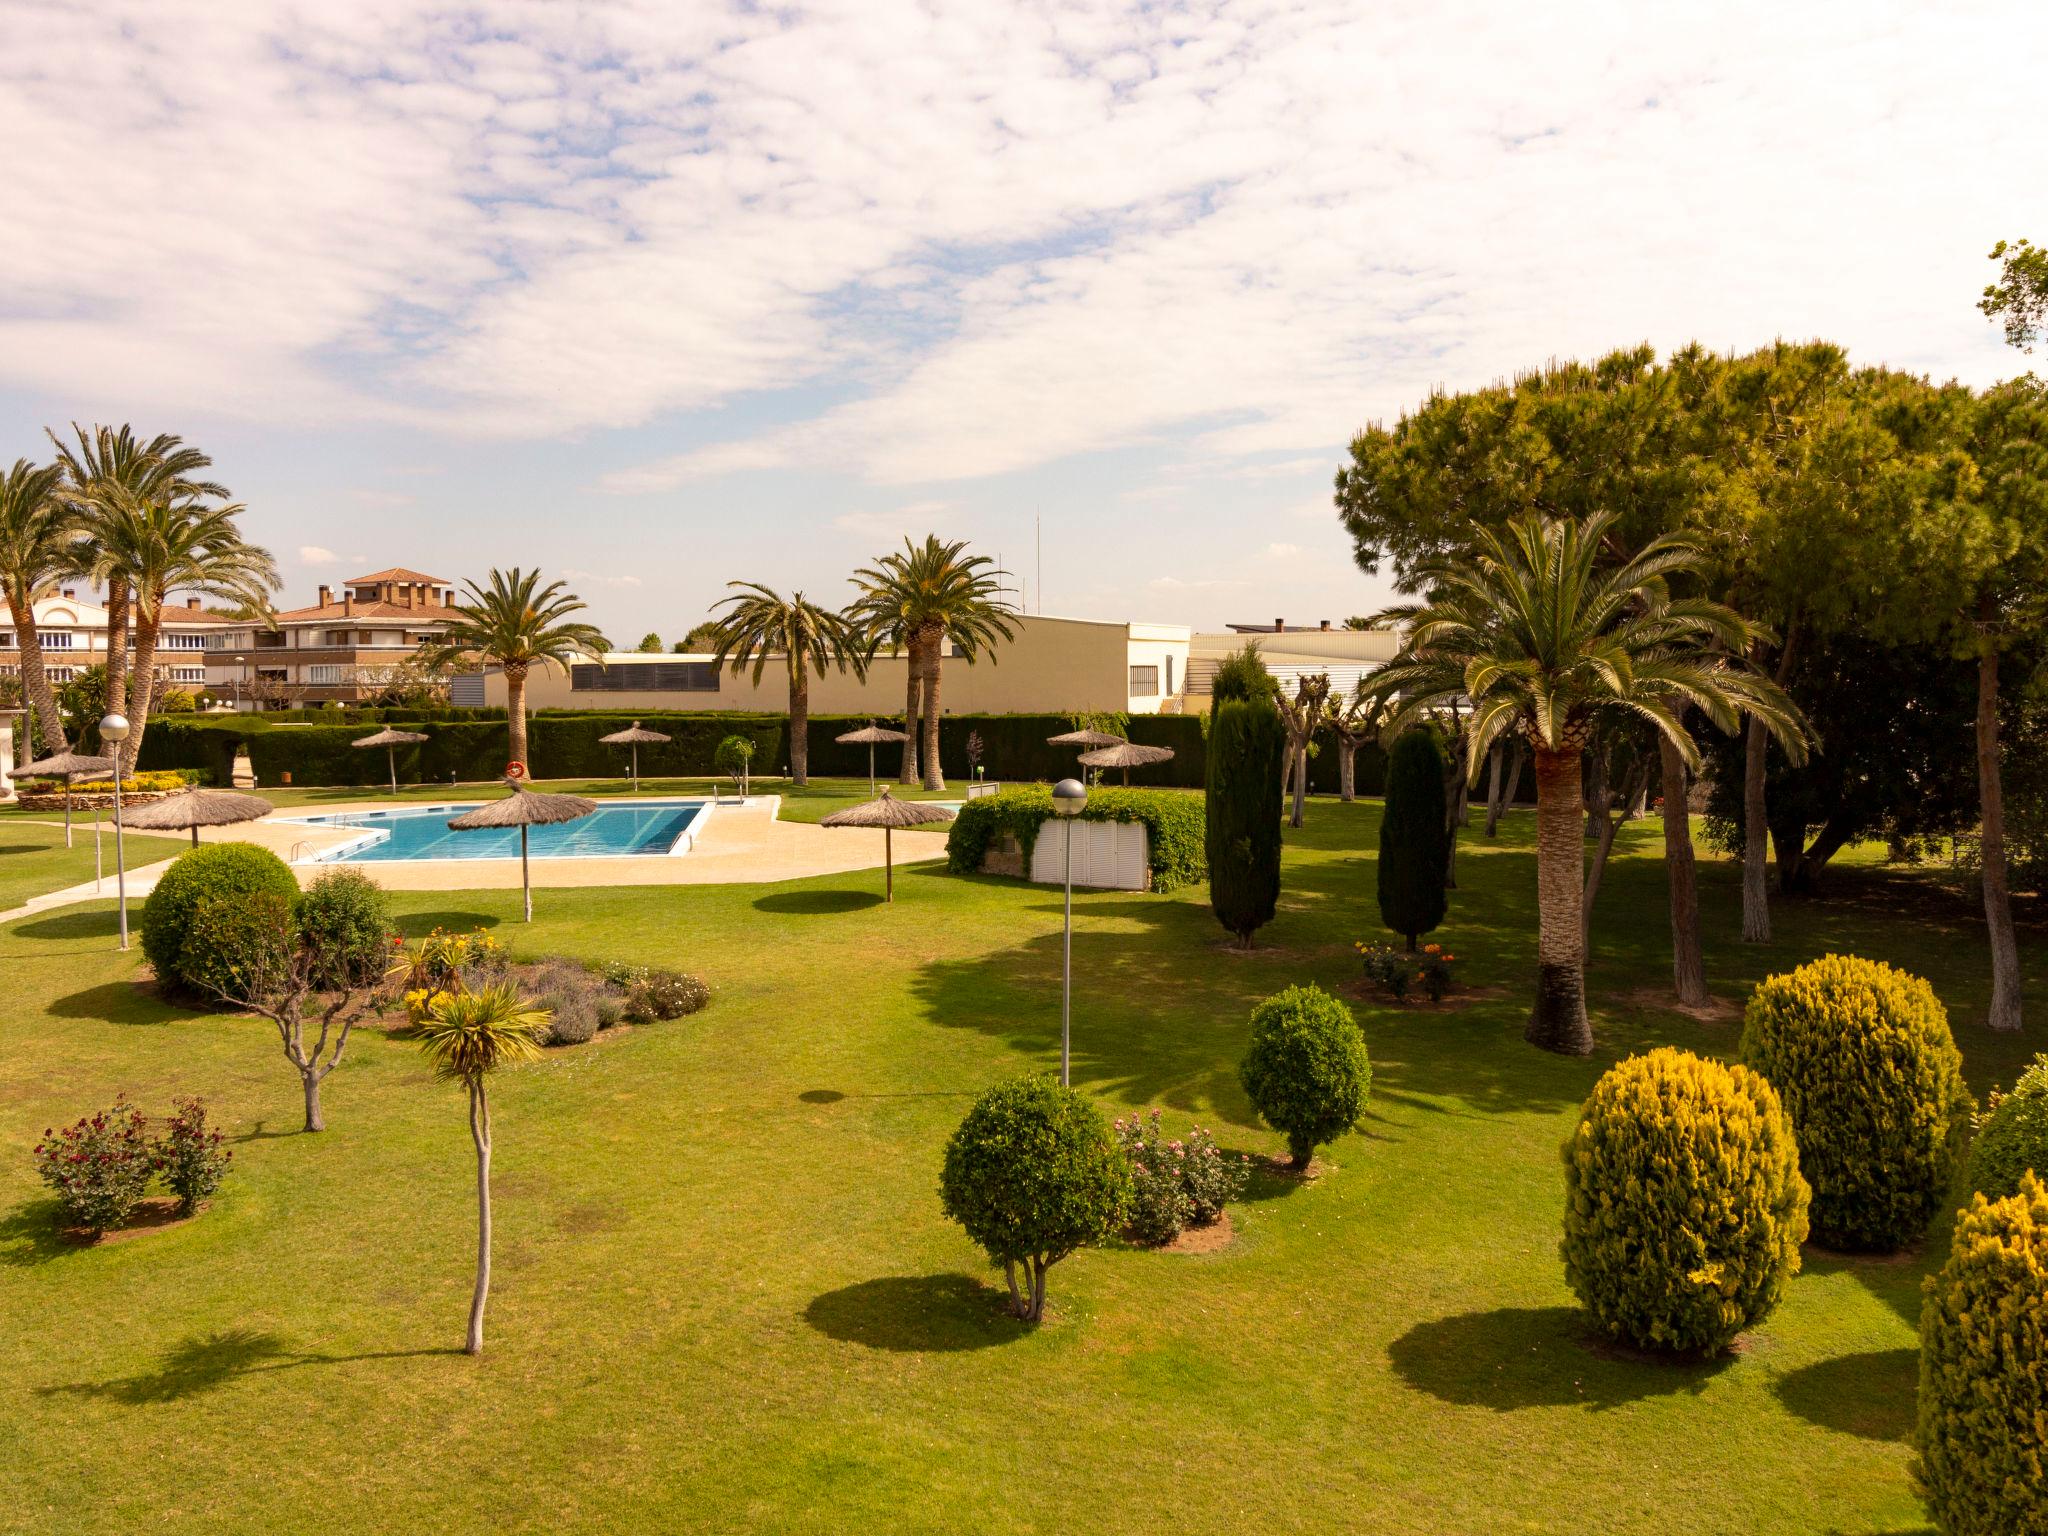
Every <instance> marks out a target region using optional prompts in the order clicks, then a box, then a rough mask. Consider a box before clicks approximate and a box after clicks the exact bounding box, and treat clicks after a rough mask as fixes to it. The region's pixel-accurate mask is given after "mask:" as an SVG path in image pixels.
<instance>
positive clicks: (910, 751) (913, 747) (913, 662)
mask: <svg viewBox="0 0 2048 1536" xmlns="http://www.w3.org/2000/svg"><path fill="white" fill-rule="evenodd" d="M923 683H924V679H923V678H922V677H920V676H919V675H918V671H917V646H916V644H915V643H912V644H908V645H905V646H904V648H903V769H902V772H900V773H899V774H897V776H896V782H897V783H899V784H915V783H916V782H917V700H918V690H919V688H920V687H921V686H922V685H923Z"/></svg>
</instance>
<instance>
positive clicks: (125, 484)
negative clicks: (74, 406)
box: [48, 421, 228, 719]
mask: <svg viewBox="0 0 2048 1536" xmlns="http://www.w3.org/2000/svg"><path fill="white" fill-rule="evenodd" d="M48 435H49V439H50V441H51V443H52V444H54V445H55V446H56V449H57V462H58V463H60V464H62V465H63V466H64V486H63V489H62V491H61V492H60V494H61V495H62V496H63V497H64V498H65V499H66V500H67V501H68V502H69V503H70V504H71V507H72V510H73V512H74V513H75V514H76V516H77V518H78V522H79V530H80V533H81V535H82V537H81V538H80V540H79V543H78V547H77V559H76V561H75V563H74V567H73V568H74V571H75V573H76V574H77V575H80V576H83V577H84V578H86V579H87V580H88V581H92V582H96V583H98V584H100V585H102V586H104V587H105V588H106V591H107V707H108V708H109V709H119V710H123V711H126V712H127V713H128V714H129V716H130V717H131V718H137V719H139V718H140V716H139V715H138V714H137V713H136V711H135V710H134V709H133V708H132V707H131V706H130V703H129V698H128V631H129V594H130V591H131V590H132V589H131V587H130V584H129V573H128V572H127V571H126V570H124V569H122V568H121V567H120V565H119V563H118V562H117V561H115V560H113V559H111V558H109V556H108V555H107V552H106V550H105V547H104V545H103V543H102V541H101V535H102V534H103V533H104V532H105V531H106V529H105V526H104V525H105V522H106V520H107V518H109V517H110V516H112V515H113V514H112V512H111V511H110V510H109V509H110V507H111V505H112V503H113V501H114V499H115V498H114V493H115V492H116V491H122V492H126V493H127V496H128V497H129V498H130V499H131V500H132V501H133V502H135V503H138V504H143V505H147V504H149V503H151V502H158V501H171V500H173V499H177V498H181V497H182V498H198V497H214V498H216V499H219V500H223V501H224V500H226V499H227V494H228V491H227V487H226V486H224V485H217V484H215V483H214V482H213V481H211V480H197V479H194V478H193V476H194V475H196V474H197V473H198V472H199V471H200V470H202V469H209V468H211V467H212V465H213V460H212V459H210V458H208V457H207V456H206V455H205V454H203V453H201V452H200V451H199V450H198V449H197V448H188V447H186V446H185V440H184V439H183V438H181V437H175V436H173V435H172V434H170V433H168V432H160V433H158V434H157V435H156V436H155V437H153V438H151V439H150V440H149V441H148V442H146V443H145V442H143V441H142V440H141V439H140V438H138V437H137V436H136V435H135V430H134V428H132V427H129V426H127V425H126V424H123V425H122V426H120V427H118V428H117V427H107V426H95V427H94V428H93V429H92V431H91V433H90V434H88V433H87V432H86V430H85V428H83V427H81V426H80V425H79V424H78V423H77V422H75V421H74V422H73V423H71V435H72V436H73V437H74V438H75V439H76V440H77V441H76V443H75V444H72V443H66V442H65V441H64V440H63V439H62V438H60V437H59V436H57V434H56V433H55V432H51V433H49V434H48Z"/></svg>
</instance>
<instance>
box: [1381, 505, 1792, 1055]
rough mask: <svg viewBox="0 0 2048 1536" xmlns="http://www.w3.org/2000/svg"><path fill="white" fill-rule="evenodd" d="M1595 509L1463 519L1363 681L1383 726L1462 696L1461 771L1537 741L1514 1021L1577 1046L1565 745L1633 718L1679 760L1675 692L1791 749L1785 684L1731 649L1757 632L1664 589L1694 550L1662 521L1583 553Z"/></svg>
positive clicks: (1585, 1041) (1576, 943) (1690, 746)
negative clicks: (1515, 741)
mask: <svg viewBox="0 0 2048 1536" xmlns="http://www.w3.org/2000/svg"><path fill="white" fill-rule="evenodd" d="M1613 521H1614V516H1613V515H1612V514H1609V513H1600V514H1596V515H1594V516H1592V517H1589V518H1586V519H1584V520H1574V519H1566V520H1557V521H1553V520H1551V519H1548V518H1542V517H1527V518H1521V519H1518V520H1516V521H1514V522H1512V523H1510V524H1509V525H1508V527H1507V529H1506V530H1505V533H1504V534H1496V533H1494V532H1493V531H1491V530H1488V529H1484V528H1475V529H1474V530H1473V534H1472V538H1473V543H1474V545H1475V546H1476V551H1477V552H1476V555H1475V556H1474V557H1473V558H1471V559H1468V560H1449V559H1445V560H1436V561H1430V562H1427V563H1424V564H1422V565H1420V566H1418V567H1417V568H1416V571H1415V583H1416V585H1417V586H1418V587H1419V588H1420V589H1421V590H1422V591H1423V592H1424V593H1425V594H1426V600H1425V601H1423V602H1420V603H1406V604H1401V605H1397V606H1395V607H1391V608H1387V609H1384V610H1382V611H1381V612H1380V613H1378V614H1375V615H1374V616H1373V623H1374V624H1375V625H1376V626H1379V627H1383V628H1390V627H1398V628H1400V629H1401V631H1402V632H1403V640H1402V645H1401V650H1400V652H1399V654H1398V655H1396V656H1395V657H1394V659H1393V660H1392V661H1391V662H1389V663H1388V664H1387V665H1386V666H1385V667H1384V668H1382V669H1381V670H1380V672H1379V673H1378V674H1376V675H1375V676H1374V678H1373V679H1372V690H1373V693H1374V694H1375V696H1376V697H1377V698H1379V699H1382V700H1386V701H1390V702H1391V704H1392V708H1393V712H1392V715H1391V717H1390V718H1389V720H1388V722H1387V725H1386V727H1385V734H1386V735H1387V737H1388V738H1389V739H1391V738H1393V737H1395V736H1398V735H1399V734H1400V733H1401V731H1402V730H1404V729H1405V728H1406V727H1408V726H1409V725H1411V724H1413V723H1415V722H1416V721H1417V720H1419V719H1420V718H1421V717H1422V716H1424V715H1425V714H1426V713H1427V712H1428V711H1430V710H1432V709H1437V708H1442V707H1443V706H1445V705H1447V704H1450V703H1453V702H1455V701H1457V700H1459V699H1467V700H1469V701H1470V703H1471V709H1472V727H1471V731H1470V733H1469V735H1468V736H1467V738H1466V744H1465V751H1466V761H1465V772H1466V775H1467V778H1468V780H1469V779H1473V778H1477V777H1478V773H1479V769H1480V767H1481V765H1482V764H1484V763H1485V761H1486V758H1487V754H1488V752H1489V751H1490V750H1491V749H1492V746H1493V744H1494V742H1495V741H1497V740H1499V739H1501V738H1502V737H1504V736H1506V735H1508V734H1510V733H1513V732H1520V733H1521V734H1522V735H1524V736H1525V737H1526V738H1527V740H1528V742H1529V744H1530V746H1531V748H1532V749H1533V751H1534V752H1535V756H1536V884H1537V902H1538V911H1539V914H1540V915H1539V931H1538V939H1537V983H1536V1001H1535V1005H1534V1007H1533V1008H1532V1009H1531V1011H1530V1014H1529V1022H1528V1027H1527V1029H1526V1030H1525V1034H1526V1036H1527V1038H1528V1039H1529V1041H1530V1042H1531V1043H1532V1044H1534V1045H1538V1046H1541V1047H1542V1048H1544V1049H1545V1050H1551V1051H1560V1052H1564V1053H1567V1054H1570V1055H1577V1056H1583V1055H1587V1054H1588V1053H1590V1052H1591V1051H1592V1049H1593V1032H1592V1027H1591V1025H1590V1024H1588V1022H1587V1019H1586V991H1585V937H1584V929H1583V922H1584V917H1583V908H1584V899H1585V868H1584V857H1585V853H1584V849H1585V841H1584V840H1585V802H1584V797H1583V793H1582V790H1581V783H1580V757H1581V754H1582V753H1583V751H1584V749H1585V746H1586V742H1587V738H1588V737H1589V736H1590V735H1591V733H1592V731H1593V728H1594V726H1595V725H1596V724H1597V723H1598V722H1599V721H1600V720H1601V719H1602V718H1603V717H1615V716H1620V717H1624V718H1628V719H1632V720H1636V721H1645V722H1648V723H1649V724H1650V725H1651V726H1652V727H1654V728H1655V729H1656V730H1657V731H1658V732H1659V733H1660V734H1661V735H1662V736H1663V738H1664V739H1666V740H1668V741H1670V742H1671V743H1672V744H1673V745H1674V746H1676V747H1677V748H1678V751H1679V755H1680V756H1681V757H1682V758H1683V759H1684V760H1685V762H1686V764H1687V766H1689V767H1691V768H1694V769H1695V770H1696V769H1697V768H1698V765H1699V747H1698V745H1697V744H1696V743H1695V742H1694V740H1693V738H1692V735H1691V733H1690V732H1689V731H1688V730H1687V729H1686V728H1685V726H1684V725H1683V724H1681V723H1680V720H1679V714H1678V709H1679V707H1680V706H1690V707H1691V708H1693V709H1695V710H1697V711H1698V712H1699V713H1700V714H1701V715H1702V716H1704V717H1705V718H1706V719H1708V720H1710V721H1711V722H1712V723H1713V724H1714V725H1715V727H1716V728H1718V729H1720V730H1722V731H1726V732H1728V733H1730V734H1733V733H1734V731H1735V730H1736V729H1737V728H1738V727H1739V725H1740V724H1741V721H1742V717H1743V716H1744V715H1749V716H1751V717H1753V718H1755V719H1757V720H1760V721H1762V722H1763V724H1764V726H1765V727H1766V728H1767V729H1768V730H1769V731H1770V732H1771V733H1772V734H1773V735H1774V736H1776V737H1777V739H1778V740H1779V742H1780V743H1781V744H1782V745H1783V746H1784V748H1785V751H1786V755H1787V756H1788V757H1790V758H1791V759H1792V760H1793V761H1794V762H1795V763H1796V762H1800V761H1803V760H1804V758H1805V746H1806V729H1805V723H1804V721H1803V720H1802V718H1801V717H1800V714H1799V711H1798V709H1797V707H1796V706H1794V705H1793V703H1792V701H1791V700H1790V699H1788V698H1787V697H1786V696H1785V694H1784V692H1783V691H1782V690H1781V689H1779V688H1778V687H1777V685H1776V684H1774V683H1773V682H1771V680H1770V679H1769V678H1767V677H1764V676H1763V675H1762V674H1760V673H1758V672H1756V671H1755V670H1754V669H1753V668H1751V667H1750V666H1749V665H1748V664H1747V663H1746V662H1744V661H1743V660H1742V659H1741V658H1742V656H1743V655H1744V654H1745V653H1746V652H1747V650H1748V648H1749V646H1750V645H1751V643H1752V642H1754V641H1757V640H1760V639H1764V638H1767V636H1766V634H1765V632H1764V630H1763V629H1762V628H1761V627H1760V626H1758V625H1756V624H1753V623H1751V622H1750V621H1749V620H1747V619H1745V618H1743V617H1742V616H1741V615H1739V614H1737V613H1736V612H1734V611H1733V610H1732V609H1730V608H1727V607H1724V606H1723V605H1721V604H1719V603H1714V602H1708V601H1706V600H1705V599H1703V598H1674V597H1672V596H1671V594H1670V590H1669V587H1668V582H1669V580H1670V579H1671V578H1672V577H1684V576H1689V575H1691V574H1693V573H1695V572H1699V571H1701V570H1702V569H1703V568H1704V567H1705V565H1706V555H1705V554H1704V552H1703V551H1701V550H1700V549H1699V548H1698V546H1696V545H1694V544H1692V543H1691V542H1689V541H1688V540H1686V539H1683V538H1681V537H1679V536H1677V535H1667V536H1665V537H1662V538H1658V539H1654V540H1652V541H1651V542H1650V543H1649V544H1647V545H1646V546H1645V547H1644V548H1643V549H1642V551H1641V552H1640V553H1639V554H1637V555H1635V556H1634V557H1632V558H1630V559H1628V560H1626V561H1624V562H1622V563H1621V564H1620V565H1618V566H1615V567H1613V568H1611V569H1608V570H1602V569H1600V567H1599V558H1600V553H1601V536H1602V534H1603V533H1604V532H1605V531H1606V529H1607V528H1608V526H1609V525H1610V524H1611V523H1612V522H1613Z"/></svg>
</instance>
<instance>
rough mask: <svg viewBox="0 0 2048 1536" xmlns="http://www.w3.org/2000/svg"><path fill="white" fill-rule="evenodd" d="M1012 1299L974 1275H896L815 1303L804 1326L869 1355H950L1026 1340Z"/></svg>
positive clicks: (806, 1314)
mask: <svg viewBox="0 0 2048 1536" xmlns="http://www.w3.org/2000/svg"><path fill="white" fill-rule="evenodd" d="M1008 1305H1009V1298H1008V1297H1007V1296H1006V1295H1004V1294H1003V1293H1002V1292H1000V1291H998V1290H996V1289H995V1288H994V1287H993V1286H988V1285H984V1284H982V1283H981V1282H980V1281H979V1280H976V1279H975V1278H973V1277H972V1276H971V1275H961V1274H952V1275H891V1276H889V1277H888V1278H886V1279H881V1280H863V1281H861V1282H860V1284H858V1285H849V1286H844V1287H842V1288H841V1289H839V1290H836V1291H827V1292H825V1294H824V1295H822V1296H819V1297H816V1298H814V1299H813V1300H812V1302H811V1304H810V1305H809V1306H807V1307H805V1308H804V1321H805V1322H807V1323H809V1324H810V1325H811V1326H812V1327H813V1328H815V1329H817V1330H818V1332H820V1333H822V1334H824V1335H825V1336H826V1337H827V1338H830V1339H838V1340H840V1341H841V1342H842V1343H847V1344H864V1345H866V1346H867V1347H868V1348H869V1349H887V1350H897V1351H904V1352H910V1353H946V1352H950V1351H954V1350H963V1349H986V1348H988V1347H989V1346H990V1345H992V1344H1008V1343H1010V1342H1012V1341H1013V1340H1015V1339H1019V1338H1022V1337H1023V1336H1024V1333H1025V1332H1026V1329H1025V1327H1024V1325H1023V1324H1021V1323H1019V1322H1018V1321H1017V1320H1016V1319H1015V1318H1013V1317H1011V1316H1009V1315H1008V1312H1007V1308H1008Z"/></svg>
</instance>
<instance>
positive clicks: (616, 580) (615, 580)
mask: <svg viewBox="0 0 2048 1536" xmlns="http://www.w3.org/2000/svg"><path fill="white" fill-rule="evenodd" d="M562 579H563V580H564V581H579V582H581V583H583V585H585V586H586V587H637V586H639V585H640V578H639V577H638V576H603V575H600V574H598V573H597V572H596V571H576V570H565V571H563V572H562Z"/></svg>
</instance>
